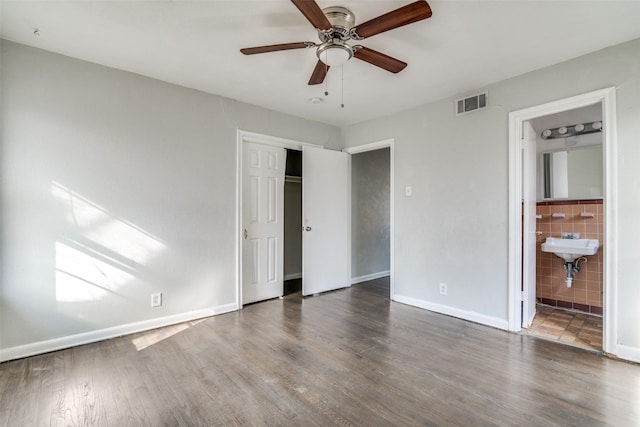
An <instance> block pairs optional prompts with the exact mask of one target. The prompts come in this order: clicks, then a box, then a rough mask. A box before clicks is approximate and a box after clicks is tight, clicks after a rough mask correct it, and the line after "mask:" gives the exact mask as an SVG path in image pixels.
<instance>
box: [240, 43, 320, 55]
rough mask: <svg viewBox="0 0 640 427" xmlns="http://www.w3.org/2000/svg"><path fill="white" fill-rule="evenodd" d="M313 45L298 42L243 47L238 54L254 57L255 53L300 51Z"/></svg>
mask: <svg viewBox="0 0 640 427" xmlns="http://www.w3.org/2000/svg"><path fill="white" fill-rule="evenodd" d="M313 46H314V43H311V42H298V43H282V44H272V45H269V46H256V47H245V48H244V49H240V52H242V53H244V54H245V55H255V54H256V53H267V52H277V51H279V50H289V49H302V48H306V47H313Z"/></svg>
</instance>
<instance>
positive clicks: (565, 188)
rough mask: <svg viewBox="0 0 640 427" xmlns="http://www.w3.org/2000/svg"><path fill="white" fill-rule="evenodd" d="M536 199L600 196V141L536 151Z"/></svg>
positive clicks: (596, 197) (601, 178)
mask: <svg viewBox="0 0 640 427" xmlns="http://www.w3.org/2000/svg"><path fill="white" fill-rule="evenodd" d="M538 162H539V171H540V172H541V174H540V175H541V176H540V178H541V179H539V180H538V200H549V199H598V198H602V187H603V172H602V170H603V167H602V145H593V146H587V147H575V148H572V149H568V150H563V151H553V152H543V153H540V155H539V158H538Z"/></svg>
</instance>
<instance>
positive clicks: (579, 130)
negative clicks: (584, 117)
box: [540, 122, 602, 139]
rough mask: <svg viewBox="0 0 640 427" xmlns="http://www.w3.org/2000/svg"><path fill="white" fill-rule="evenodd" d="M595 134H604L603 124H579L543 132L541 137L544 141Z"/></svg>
mask: <svg viewBox="0 0 640 427" xmlns="http://www.w3.org/2000/svg"><path fill="white" fill-rule="evenodd" d="M594 132H602V122H593V123H578V124H575V125H569V126H561V127H557V128H553V129H545V130H543V131H542V133H541V134H540V136H541V137H542V139H555V138H567V137H571V136H578V135H585V134H588V133H594Z"/></svg>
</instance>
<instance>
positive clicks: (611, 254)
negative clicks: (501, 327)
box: [508, 87, 618, 354]
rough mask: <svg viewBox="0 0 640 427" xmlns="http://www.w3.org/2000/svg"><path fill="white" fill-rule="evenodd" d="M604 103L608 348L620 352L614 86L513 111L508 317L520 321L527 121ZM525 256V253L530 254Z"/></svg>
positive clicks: (514, 326) (514, 324) (515, 324)
mask: <svg viewBox="0 0 640 427" xmlns="http://www.w3.org/2000/svg"><path fill="white" fill-rule="evenodd" d="M597 103H600V104H601V105H602V121H603V123H604V126H603V146H604V147H603V156H604V159H603V163H604V165H603V167H604V174H603V175H604V194H603V196H604V197H603V199H604V218H605V219H604V222H605V224H604V234H605V235H604V245H603V246H604V250H605V252H604V266H603V269H604V272H603V290H604V296H603V306H604V307H603V343H602V345H603V351H604V352H605V353H611V354H615V353H616V342H617V332H618V328H617V320H616V313H617V310H616V305H617V304H616V301H617V286H618V280H617V272H616V268H615V266H616V265H617V261H618V253H617V247H616V244H615V237H616V235H617V234H616V230H617V217H616V212H617V205H618V200H617V194H618V193H617V182H616V176H617V168H616V165H617V139H616V136H617V135H616V129H617V124H616V89H615V87H609V88H605V89H601V90H596V91H593V92H589V93H585V94H581V95H577V96H573V97H569V98H565V99H560V100H557V101H553V102H549V103H545V104H541V105H537V106H533V107H529V108H525V109H522V110H517V111H512V112H510V113H509V245H508V295H509V297H508V299H509V304H508V322H509V330H510V331H513V332H518V331H520V330H521V329H522V327H521V320H520V319H521V304H520V302H521V299H522V295H521V290H520V289H521V275H522V263H521V260H520V256H521V255H520V254H521V251H522V248H523V236H522V233H521V222H522V216H521V215H522V200H523V191H522V182H523V165H522V156H521V152H522V143H521V138H522V132H523V123H524V122H525V121H528V120H532V119H535V118H536V117H540V116H546V115H549V114H556V113H562V112H564V111H567V110H573V109H576V108H580V107H585V106H588V105H593V104H597ZM525 256H526V254H525Z"/></svg>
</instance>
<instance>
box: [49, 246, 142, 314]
mask: <svg viewBox="0 0 640 427" xmlns="http://www.w3.org/2000/svg"><path fill="white" fill-rule="evenodd" d="M133 279H134V276H132V275H131V274H128V273H126V272H124V271H122V270H121V269H118V268H116V267H115V266H113V265H111V264H109V263H107V262H104V261H101V260H98V259H96V258H94V257H92V256H91V255H89V254H87V253H84V252H82V251H80V250H78V249H74V248H71V247H69V246H67V245H65V244H64V243H60V242H56V300H57V301H58V302H81V301H96V300H99V299H102V298H103V297H105V296H106V295H107V294H108V293H110V292H115V291H116V290H117V289H118V288H120V287H121V286H123V285H124V284H126V283H127V282H129V281H131V280H133Z"/></svg>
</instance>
